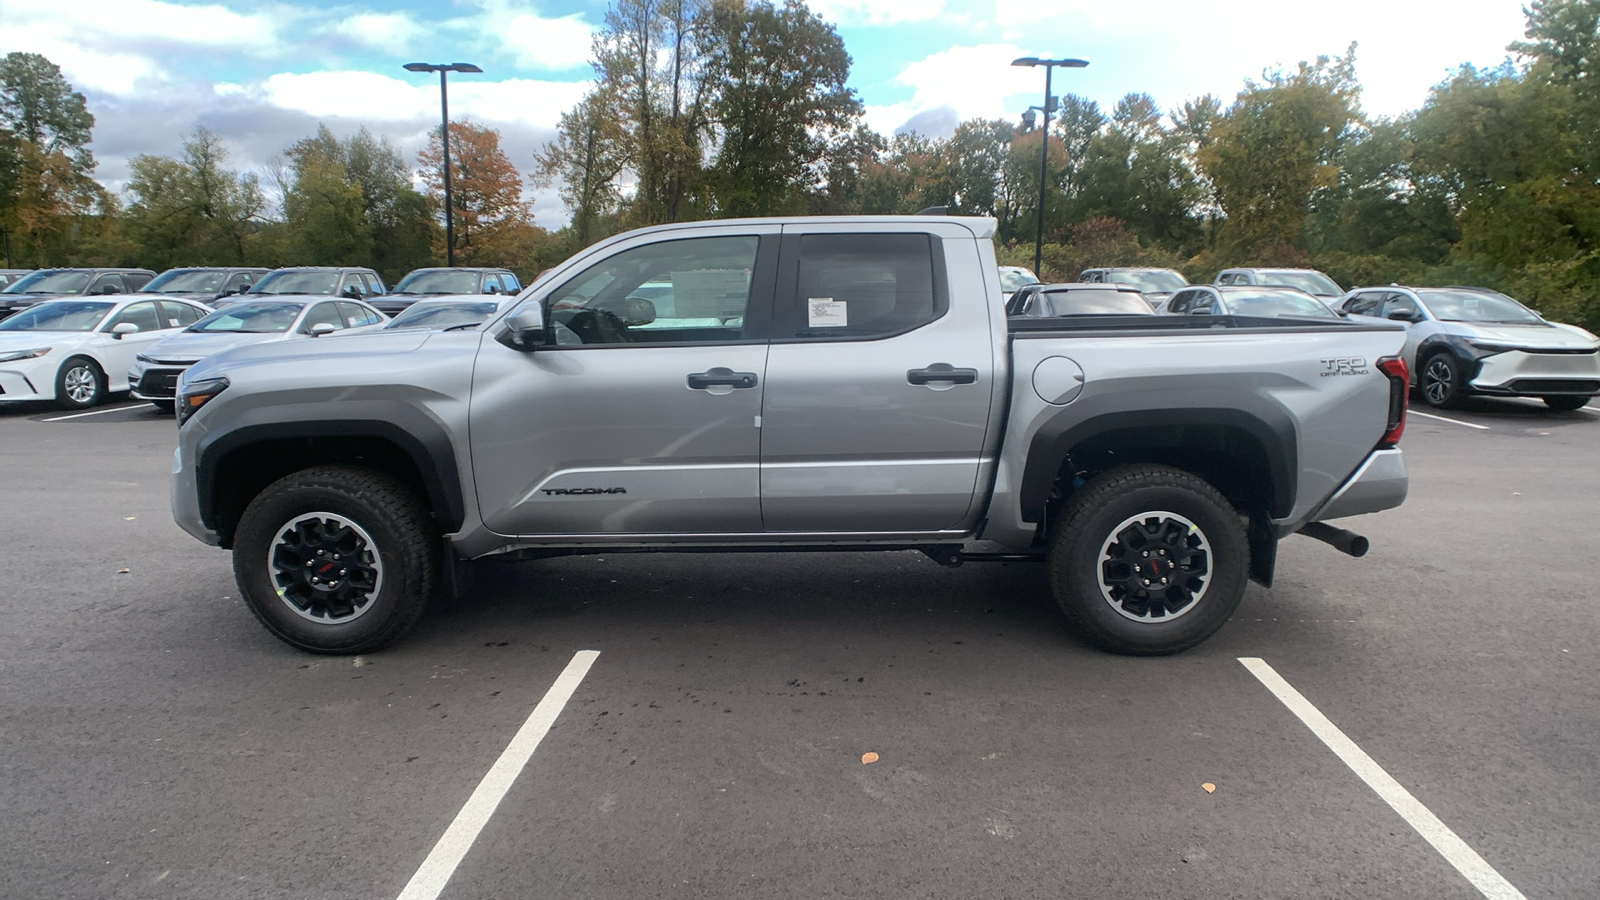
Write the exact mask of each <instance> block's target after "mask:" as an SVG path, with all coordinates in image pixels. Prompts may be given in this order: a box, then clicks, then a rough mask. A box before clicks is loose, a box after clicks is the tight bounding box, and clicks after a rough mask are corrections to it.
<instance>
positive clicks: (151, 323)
mask: <svg viewBox="0 0 1600 900" xmlns="http://www.w3.org/2000/svg"><path fill="white" fill-rule="evenodd" d="M124 322H132V323H133V324H135V325H137V326H139V330H140V331H160V330H161V329H163V328H167V327H169V326H166V325H163V324H161V319H160V318H159V317H158V316H157V315H156V304H155V301H153V300H146V301H144V302H142V303H130V304H128V305H127V306H124V307H123V308H122V312H120V313H118V314H117V318H116V319H115V320H113V321H112V322H111V324H110V325H108V326H106V330H107V331H110V330H111V329H113V328H116V327H117V326H118V325H121V324H123V323H124Z"/></svg>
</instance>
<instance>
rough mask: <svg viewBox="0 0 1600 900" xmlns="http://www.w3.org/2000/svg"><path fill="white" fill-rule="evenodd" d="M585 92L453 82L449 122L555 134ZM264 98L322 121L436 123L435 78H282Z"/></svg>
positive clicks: (552, 84)
mask: <svg viewBox="0 0 1600 900" xmlns="http://www.w3.org/2000/svg"><path fill="white" fill-rule="evenodd" d="M588 89H589V82H586V81H578V82H559V81H535V80H532V79H526V78H513V79H507V80H503V81H469V80H467V79H465V78H461V77H460V76H457V78H456V79H452V80H451V82H450V117H451V118H452V119H460V118H464V117H467V116H471V117H473V118H475V119H479V120H481V121H484V122H486V123H490V124H492V123H495V122H520V123H524V124H529V125H541V126H545V127H551V128H553V127H554V126H555V124H556V121H557V120H558V119H559V118H560V117H561V114H562V113H563V112H565V111H567V110H568V109H569V108H571V107H572V106H573V105H575V104H576V103H577V102H578V100H579V98H581V97H582V96H583V94H584V92H586V91H587V90H588ZM262 92H263V95H264V97H265V99H266V100H267V102H269V103H271V104H272V105H274V106H279V107H282V108H284V109H291V110H298V111H300V112H304V113H308V114H310V115H313V116H318V117H324V118H345V119H370V120H381V121H388V122H405V121H412V120H421V121H429V122H434V121H437V120H438V117H439V88H438V81H436V80H434V79H433V78H428V79H419V80H418V81H405V80H402V79H400V78H395V77H392V76H389V75H380V74H378V73H376V72H359V71H347V72H311V73H307V74H289V73H284V74H279V75H273V76H272V77H270V78H268V79H267V80H266V81H265V82H263V83H262Z"/></svg>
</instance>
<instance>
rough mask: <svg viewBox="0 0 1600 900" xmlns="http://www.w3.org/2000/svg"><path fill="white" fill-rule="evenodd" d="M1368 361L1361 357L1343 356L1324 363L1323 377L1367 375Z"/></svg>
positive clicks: (1326, 360)
mask: <svg viewBox="0 0 1600 900" xmlns="http://www.w3.org/2000/svg"><path fill="white" fill-rule="evenodd" d="M1365 374H1367V361H1366V360H1365V359H1363V358H1362V357H1359V356H1342V357H1339V358H1337V359H1325V360H1323V361H1322V377H1323V378H1327V377H1328V376H1330V375H1365Z"/></svg>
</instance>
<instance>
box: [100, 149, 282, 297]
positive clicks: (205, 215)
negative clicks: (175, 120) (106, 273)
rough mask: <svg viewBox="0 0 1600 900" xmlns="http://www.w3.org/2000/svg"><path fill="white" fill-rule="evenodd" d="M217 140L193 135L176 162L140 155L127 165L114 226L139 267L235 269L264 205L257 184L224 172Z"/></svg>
mask: <svg viewBox="0 0 1600 900" xmlns="http://www.w3.org/2000/svg"><path fill="white" fill-rule="evenodd" d="M227 158H228V152H227V148H226V147H225V146H224V145H223V143H222V139H221V138H220V137H218V136H217V135H216V134H215V133H214V132H211V131H209V130H207V129H205V128H197V129H195V132H194V134H192V135H190V136H189V137H188V138H187V139H186V140H185V141H184V144H183V156H182V157H181V158H180V159H172V158H169V157H163V156H151V155H140V156H136V157H134V158H133V160H132V162H131V163H130V169H131V175H130V177H129V179H128V183H127V186H126V188H125V192H126V194H127V197H128V203H127V207H126V211H125V212H124V214H123V219H122V223H121V227H122V231H123V234H124V237H125V238H126V239H127V240H128V241H129V242H130V243H131V245H132V252H133V253H134V254H135V256H136V258H137V259H138V260H140V261H141V262H142V263H143V264H144V265H147V266H151V267H155V268H170V267H172V266H178V265H239V264H241V263H244V262H245V261H246V259H247V258H248V257H249V256H250V254H251V251H252V249H253V248H251V247H249V246H247V245H248V243H249V241H250V240H251V237H252V235H253V234H254V232H255V230H256V227H257V225H258V224H259V218H260V216H261V214H262V212H263V209H264V208H265V206H266V201H265V198H264V197H263V195H262V192H261V185H260V181H259V179H258V178H257V177H256V176H255V175H254V174H250V173H243V174H241V173H240V172H237V171H235V170H233V169H230V168H228V166H227Z"/></svg>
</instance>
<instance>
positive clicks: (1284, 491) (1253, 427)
mask: <svg viewBox="0 0 1600 900" xmlns="http://www.w3.org/2000/svg"><path fill="white" fill-rule="evenodd" d="M1086 399H1087V398H1086ZM1101 399H1104V400H1105V401H1106V403H1107V404H1109V403H1113V402H1119V395H1105V396H1104V398H1099V397H1097V398H1092V399H1091V405H1094V404H1093V401H1094V400H1101ZM1168 400H1169V401H1170V400H1181V397H1178V398H1172V397H1169V398H1168ZM1120 402H1124V403H1125V402H1126V397H1125V396H1121V398H1120ZM1073 406H1076V404H1074V405H1073ZM1086 413H1087V414H1088V415H1085V414H1086ZM1190 425H1205V426H1222V427H1227V428H1236V429H1238V430H1240V431H1242V432H1244V433H1245V434H1247V435H1249V436H1250V437H1251V438H1253V439H1254V440H1255V441H1256V442H1257V443H1258V444H1260V446H1261V449H1262V451H1263V453H1264V454H1265V455H1266V459H1267V466H1268V473H1267V474H1268V476H1269V477H1270V478H1271V482H1272V483H1271V488H1270V490H1269V491H1268V496H1269V497H1270V498H1271V508H1270V509H1268V513H1269V514H1271V515H1272V516H1274V517H1278V518H1281V517H1283V516H1287V515H1289V513H1290V511H1291V510H1292V509H1293V508H1294V500H1295V492H1296V488H1297V472H1298V469H1297V466H1298V465H1299V450H1298V438H1297V432H1296V430H1295V425H1294V420H1293V418H1292V417H1291V416H1290V414H1289V412H1288V410H1286V409H1283V408H1282V407H1281V406H1279V405H1277V404H1275V403H1271V402H1270V401H1267V400H1265V399H1264V398H1257V402H1255V403H1253V404H1251V405H1250V407H1249V408H1244V409H1241V408H1237V407H1215V406H1203V405H1196V406H1190V405H1183V404H1181V403H1180V404H1179V405H1177V406H1162V407H1152V408H1147V409H1105V410H1096V409H1083V408H1072V407H1068V408H1066V409H1063V410H1061V411H1060V412H1058V413H1056V414H1055V415H1054V416H1052V417H1051V418H1050V419H1049V420H1048V421H1046V422H1045V423H1044V424H1043V425H1041V426H1040V427H1039V429H1038V430H1037V431H1035V432H1034V435H1033V439H1032V441H1031V443H1030V444H1029V446H1028V457H1027V463H1026V465H1025V466H1024V469H1023V474H1022V485H1021V497H1020V499H1021V503H1022V519H1023V521H1027V522H1041V521H1043V520H1044V514H1045V505H1046V503H1047V502H1048V500H1049V498H1050V492H1051V490H1052V489H1053V488H1054V487H1055V483H1056V479H1057V478H1058V477H1059V476H1060V474H1061V468H1062V466H1063V465H1064V464H1065V463H1066V461H1067V456H1068V454H1069V453H1070V452H1071V451H1072V449H1073V448H1074V447H1077V446H1079V445H1080V444H1082V443H1083V442H1084V441H1087V440H1089V439H1091V438H1094V437H1097V436H1099V435H1103V434H1107V433H1109V432H1113V431H1120V430H1124V429H1138V428H1155V427H1173V426H1190Z"/></svg>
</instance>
